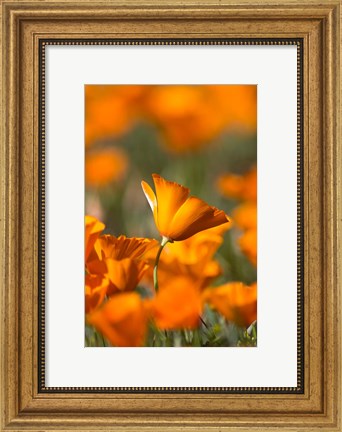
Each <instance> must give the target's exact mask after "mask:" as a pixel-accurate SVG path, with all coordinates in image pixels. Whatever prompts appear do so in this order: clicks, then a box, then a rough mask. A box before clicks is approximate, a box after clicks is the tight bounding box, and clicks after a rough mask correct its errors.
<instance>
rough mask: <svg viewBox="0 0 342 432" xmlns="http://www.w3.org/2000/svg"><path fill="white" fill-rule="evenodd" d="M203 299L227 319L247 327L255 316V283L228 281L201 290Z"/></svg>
mask: <svg viewBox="0 0 342 432" xmlns="http://www.w3.org/2000/svg"><path fill="white" fill-rule="evenodd" d="M203 301H204V302H206V303H208V304H209V305H210V306H212V307H213V308H214V309H216V310H217V311H218V312H220V313H221V314H222V315H223V316H224V317H225V318H226V319H227V320H228V321H232V322H234V323H236V324H237V325H239V326H244V327H247V326H249V325H250V324H252V322H253V321H255V320H256V318H257V284H256V283H254V284H252V285H250V286H248V285H244V284H243V283H242V282H229V283H227V284H225V285H221V286H219V287H215V288H207V289H206V290H205V291H204V292H203Z"/></svg>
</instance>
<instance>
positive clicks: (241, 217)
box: [232, 201, 257, 230]
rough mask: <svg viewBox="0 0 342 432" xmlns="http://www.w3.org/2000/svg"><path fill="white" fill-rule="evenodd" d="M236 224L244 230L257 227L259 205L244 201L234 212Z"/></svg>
mask: <svg viewBox="0 0 342 432" xmlns="http://www.w3.org/2000/svg"><path fill="white" fill-rule="evenodd" d="M232 217H233V221H234V223H235V225H237V226H238V227H239V228H241V229H242V230H247V229H256V228H257V206H256V203H254V202H248V201H246V202H244V203H243V204H241V205H240V206H238V207H236V209H234V210H233V212H232Z"/></svg>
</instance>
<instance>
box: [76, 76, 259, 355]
mask: <svg viewBox="0 0 342 432" xmlns="http://www.w3.org/2000/svg"><path fill="white" fill-rule="evenodd" d="M84 98H85V99H84V103H85V114H84V115H85V131H84V136H85V139H84V142H85V245H84V253H85V273H84V274H85V276H84V281H85V282H84V285H85V315H84V316H85V346H86V347H151V348H152V347H202V348H205V347H241V348H243V347H256V346H257V86H256V85H236V84H234V85H228V84H224V85H223V84H222V85H218V84H215V85H210V84H205V85H189V84H187V85H178V84H177V85H164V84H163V85H160V84H158V85H114V84H113V85H111V84H108V85H93V84H87V85H85V86H84Z"/></svg>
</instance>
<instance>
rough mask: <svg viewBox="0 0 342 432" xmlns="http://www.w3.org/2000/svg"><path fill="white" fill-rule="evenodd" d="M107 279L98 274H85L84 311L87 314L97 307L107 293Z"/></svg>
mask: <svg viewBox="0 0 342 432" xmlns="http://www.w3.org/2000/svg"><path fill="white" fill-rule="evenodd" d="M108 285H109V280H108V279H107V278H106V277H103V276H99V275H86V276H85V312H86V313H87V314H88V313H89V312H92V311H93V310H95V309H96V308H97V307H99V306H100V305H101V304H102V302H103V300H104V298H105V296H106V293H107V288H108Z"/></svg>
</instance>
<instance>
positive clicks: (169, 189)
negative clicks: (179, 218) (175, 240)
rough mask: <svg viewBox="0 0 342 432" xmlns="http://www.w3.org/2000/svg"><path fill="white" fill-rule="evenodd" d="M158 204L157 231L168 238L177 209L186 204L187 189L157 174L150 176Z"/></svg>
mask: <svg viewBox="0 0 342 432" xmlns="http://www.w3.org/2000/svg"><path fill="white" fill-rule="evenodd" d="M152 177H153V181H154V186H155V189H156V196H157V203H158V215H157V218H158V223H157V226H158V229H159V231H160V233H161V234H162V235H164V236H165V237H168V235H167V234H168V230H169V228H170V223H171V222H172V219H173V217H174V215H175V214H176V212H177V211H178V210H179V208H180V207H181V206H182V205H183V204H184V203H185V202H186V200H187V199H188V196H189V193H190V191H189V189H188V188H186V187H184V186H182V185H180V184H178V183H175V182H170V181H167V180H165V179H163V178H162V177H160V176H159V175H158V174H152Z"/></svg>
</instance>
